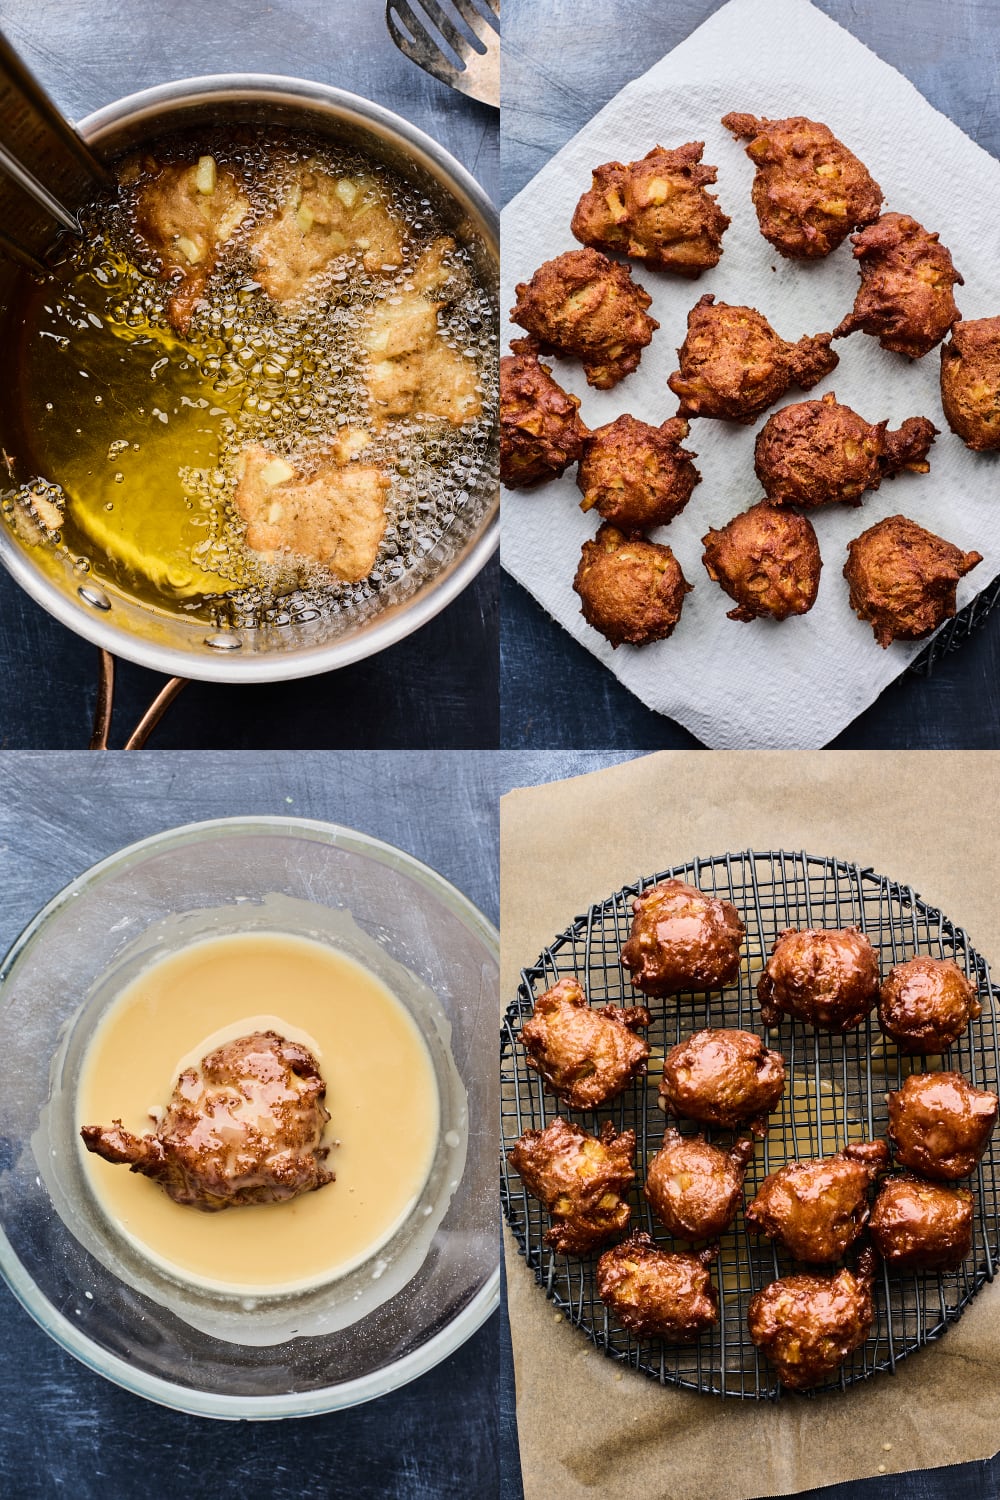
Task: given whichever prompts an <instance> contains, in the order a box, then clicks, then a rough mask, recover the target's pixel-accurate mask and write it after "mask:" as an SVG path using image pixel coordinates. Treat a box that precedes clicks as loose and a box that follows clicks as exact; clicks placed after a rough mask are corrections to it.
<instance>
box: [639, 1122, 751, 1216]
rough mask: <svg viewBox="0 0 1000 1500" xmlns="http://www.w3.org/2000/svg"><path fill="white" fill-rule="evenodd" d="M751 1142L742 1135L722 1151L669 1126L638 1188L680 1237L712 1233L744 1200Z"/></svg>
mask: <svg viewBox="0 0 1000 1500" xmlns="http://www.w3.org/2000/svg"><path fill="white" fill-rule="evenodd" d="M754 1145H755V1142H754V1138H753V1136H752V1135H745V1136H742V1137H741V1138H740V1139H739V1140H738V1141H736V1142H735V1144H734V1145H733V1146H731V1147H730V1149H729V1150H728V1151H722V1150H720V1149H719V1147H718V1146H710V1145H709V1143H708V1142H707V1141H706V1140H705V1137H704V1136H703V1135H681V1134H680V1132H679V1131H677V1130H674V1129H673V1127H668V1129H667V1130H665V1131H664V1133H663V1145H662V1146H661V1147H660V1149H659V1151H657V1153H656V1155H655V1156H654V1157H653V1159H652V1161H651V1162H650V1163H649V1166H648V1168H647V1170H646V1185H645V1187H644V1188H643V1192H644V1193H645V1195H646V1198H647V1200H648V1202H649V1205H650V1207H651V1208H652V1210H653V1212H654V1214H655V1215H656V1217H657V1218H658V1219H659V1221H660V1223H661V1224H662V1225H663V1227H664V1228H665V1229H668V1230H669V1231H670V1233H671V1234H673V1235H676V1236H677V1237H678V1239H682V1240H714V1239H717V1238H718V1236H719V1235H720V1234H722V1232H723V1230H725V1229H728V1228H729V1226H730V1224H731V1223H732V1222H733V1220H734V1219H735V1217H736V1211H737V1209H738V1208H739V1206H740V1204H741V1202H742V1201H743V1178H744V1177H745V1176H746V1170H747V1163H748V1162H749V1161H750V1158H751V1157H752V1156H753V1153H754Z"/></svg>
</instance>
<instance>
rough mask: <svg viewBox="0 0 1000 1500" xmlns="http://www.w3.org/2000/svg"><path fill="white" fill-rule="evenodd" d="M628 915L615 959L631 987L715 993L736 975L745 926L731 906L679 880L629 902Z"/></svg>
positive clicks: (654, 992) (662, 991)
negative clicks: (627, 929)
mask: <svg viewBox="0 0 1000 1500" xmlns="http://www.w3.org/2000/svg"><path fill="white" fill-rule="evenodd" d="M632 913H633V915H632V927H631V930H630V932H629V935H628V940H627V942H626V943H625V944H624V945H623V947H622V951H621V961H622V964H623V965H624V967H625V968H626V969H628V970H629V971H630V973H631V977H632V983H633V984H634V985H635V987H636V989H639V990H643V991H645V993H646V994H647V995H678V994H680V993H681V991H682V990H718V989H722V987H723V985H726V984H729V983H730V982H731V981H732V980H733V979H735V978H736V975H737V974H738V973H739V968H740V944H741V943H742V942H743V936H744V933H745V932H746V928H745V927H744V925H743V920H742V918H741V917H740V914H739V912H738V911H737V910H736V907H735V906H733V904H732V903H731V902H729V901H723V900H721V899H720V898H719V897H718V896H712V895H707V894H706V893H705V892H704V891H699V890H698V888H697V886H693V885H685V883H684V881H683V880H661V881H660V883H659V884H658V885H654V886H651V887H650V888H649V890H648V891H644V892H643V894H642V895H641V896H637V897H636V898H635V900H634V901H633V902H632Z"/></svg>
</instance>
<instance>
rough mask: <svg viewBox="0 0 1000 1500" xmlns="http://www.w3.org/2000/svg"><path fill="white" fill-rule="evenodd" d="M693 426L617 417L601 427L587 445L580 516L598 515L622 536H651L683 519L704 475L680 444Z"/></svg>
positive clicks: (579, 472)
mask: <svg viewBox="0 0 1000 1500" xmlns="http://www.w3.org/2000/svg"><path fill="white" fill-rule="evenodd" d="M687 435H688V424H687V423H686V422H685V421H683V420H682V419H681V418H680V417H671V418H670V420H669V421H667V422H664V423H662V425H661V426H659V427H650V426H649V425H648V423H646V422H640V421H638V420H637V418H635V417H631V416H627V415H626V416H623V417H618V418H617V420H616V421H614V422H609V423H607V425H606V426H604V427H598V428H596V429H595V431H594V432H592V433H591V434H590V436H589V437H588V439H587V441H586V442H585V443H584V445H583V454H582V456H581V459H580V467H579V469H578V470H577V476H576V482H577V484H578V485H579V487H580V490H581V491H582V493H583V500H582V501H581V502H580V509H581V510H596V511H597V513H598V515H600V516H602V517H603V518H604V520H605V521H610V522H611V524H612V526H617V527H618V528H619V530H621V531H648V530H649V529H650V527H652V526H665V525H666V524H667V522H668V521H672V520H673V518H674V516H679V515H680V513H681V511H682V510H683V509H684V507H685V505H687V503H688V501H689V500H690V498H691V494H692V491H693V490H694V487H695V485H696V484H698V483H699V481H700V480H701V475H700V474H699V473H698V470H697V469H696V468H695V466H694V464H693V462H692V460H693V459H694V458H696V457H697V454H694V453H688V451H687V450H686V449H685V448H682V447H681V442H682V440H683V439H684V438H686V437H687Z"/></svg>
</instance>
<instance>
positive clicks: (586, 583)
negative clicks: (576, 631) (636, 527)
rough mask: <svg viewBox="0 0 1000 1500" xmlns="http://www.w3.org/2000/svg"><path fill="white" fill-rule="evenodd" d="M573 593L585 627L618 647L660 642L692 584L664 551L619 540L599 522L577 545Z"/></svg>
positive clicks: (634, 540) (660, 546)
mask: <svg viewBox="0 0 1000 1500" xmlns="http://www.w3.org/2000/svg"><path fill="white" fill-rule="evenodd" d="M573 588H574V589H575V591H576V592H577V593H578V594H579V596H580V613H581V614H582V615H583V618H584V619H585V620H586V622H587V624H588V625H592V626H593V627H594V629H595V630H599V631H600V633H601V635H603V636H604V637H605V638H606V639H607V640H609V641H610V642H611V645H612V647H618V646H621V645H628V646H648V645H649V644H650V643H651V642H652V641H665V640H666V639H667V637H668V636H670V635H672V634H673V632H674V627H675V626H676V624H677V622H678V620H679V619H680V617H681V609H682V607H683V604H684V595H685V594H689V593H690V592H691V588H692V585H691V584H690V583H688V581H687V579H686V578H685V577H684V574H683V573H682V572H681V567H680V563H679V562H678V561H677V559H676V558H675V557H674V554H673V553H672V552H671V550H670V548H669V547H666V546H664V545H663V544H662V543H660V542H647V541H644V540H643V538H641V537H628V536H625V535H624V534H623V533H622V532H620V531H619V530H618V529H617V528H616V527H614V526H609V525H608V523H607V522H605V523H604V525H603V526H601V527H600V528H599V530H598V533H597V536H596V537H595V538H594V539H593V541H588V542H584V544H583V547H582V549H581V552H580V562H579V565H578V567H577V570H576V577H575V578H574V579H573Z"/></svg>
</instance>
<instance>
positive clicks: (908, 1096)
mask: <svg viewBox="0 0 1000 1500" xmlns="http://www.w3.org/2000/svg"><path fill="white" fill-rule="evenodd" d="M887 1098H888V1102H889V1139H890V1140H891V1141H892V1145H893V1152H894V1155H895V1157H896V1160H897V1162H900V1163H901V1164H902V1165H903V1166H904V1167H910V1168H911V1169H912V1170H913V1171H914V1172H920V1173H921V1174H922V1175H923V1176H925V1177H934V1178H939V1179H940V1180H941V1181H943V1182H956V1181H957V1180H958V1179H959V1178H960V1177H968V1175H969V1173H970V1172H973V1171H975V1168H976V1164H977V1162H978V1161H979V1159H980V1157H981V1156H982V1155H983V1153H984V1151H985V1150H986V1147H987V1146H988V1145H989V1140H990V1136H991V1135H992V1134H993V1127H994V1126H995V1125H996V1122H997V1103H998V1100H997V1096H996V1094H994V1093H992V1092H991V1091H990V1090H989V1089H977V1088H973V1086H972V1084H971V1083H969V1082H968V1081H967V1080H966V1079H965V1078H963V1077H962V1075H961V1073H911V1074H910V1076H909V1078H907V1079H906V1081H905V1083H904V1084H903V1087H902V1088H901V1089H897V1090H896V1092H895V1093H892V1094H889V1095H888V1096H887Z"/></svg>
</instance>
